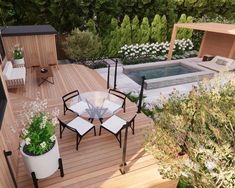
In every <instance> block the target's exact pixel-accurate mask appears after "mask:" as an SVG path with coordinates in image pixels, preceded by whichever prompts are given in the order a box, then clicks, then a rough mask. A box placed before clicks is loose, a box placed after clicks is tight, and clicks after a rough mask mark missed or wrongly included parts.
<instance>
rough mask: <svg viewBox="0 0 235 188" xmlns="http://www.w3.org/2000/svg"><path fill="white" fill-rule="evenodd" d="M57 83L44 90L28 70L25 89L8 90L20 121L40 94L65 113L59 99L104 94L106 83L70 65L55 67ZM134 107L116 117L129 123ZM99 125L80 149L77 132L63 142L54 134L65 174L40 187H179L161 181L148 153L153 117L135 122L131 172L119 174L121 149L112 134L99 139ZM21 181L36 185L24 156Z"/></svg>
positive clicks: (24, 184)
mask: <svg viewBox="0 0 235 188" xmlns="http://www.w3.org/2000/svg"><path fill="white" fill-rule="evenodd" d="M52 70H53V74H54V81H55V85H51V84H49V83H44V84H42V85H41V86H40V87H39V86H38V85H37V82H36V80H35V78H36V75H35V72H36V71H35V70H34V69H28V70H27V84H26V89H25V91H24V90H23V89H18V90H10V98H11V101H12V104H13V111H14V113H15V116H16V118H17V120H18V121H19V122H20V121H21V119H22V118H23V117H22V115H21V114H22V112H23V109H22V105H23V103H24V102H25V101H31V100H33V99H34V98H35V97H36V96H37V92H39V93H40V96H41V98H47V100H48V108H49V109H53V108H54V107H57V108H59V109H60V113H61V114H62V113H63V108H62V99H61V96H63V95H64V94H66V93H67V92H70V91H72V90H75V89H78V90H79V91H80V92H81V93H82V92H87V91H95V90H96V91H98V90H102V91H103V90H106V82H105V80H104V79H103V78H102V77H101V76H99V74H98V73H97V72H96V71H94V70H91V69H88V68H86V67H84V66H82V65H74V64H66V65H59V66H58V68H56V67H53V68H52ZM136 110H137V108H136V105H135V104H133V103H131V102H130V101H128V102H127V109H126V113H123V111H120V112H118V115H119V116H121V117H122V118H124V119H126V120H128V119H130V118H131V117H132V116H133V115H134V113H135V112H136ZM60 117H61V118H62V119H63V120H65V121H69V120H70V119H72V118H73V117H75V116H74V115H73V114H72V113H68V115H66V116H62V115H61V116H60ZM94 123H95V125H96V132H97V136H96V137H95V136H94V135H93V132H92V131H91V132H90V133H88V134H87V135H86V136H85V137H84V138H83V139H82V141H81V143H80V145H79V149H78V151H77V150H76V149H75V134H74V133H72V132H70V131H67V130H66V131H65V132H64V134H63V138H62V139H59V130H58V129H59V128H57V130H56V135H57V138H58V141H59V148H60V153H61V157H62V158H63V163H64V171H65V176H64V177H63V178H61V177H60V176H59V171H58V172H56V173H55V174H54V175H52V176H51V177H49V178H46V179H43V180H39V185H40V187H47V188H49V187H50V188H58V187H69V188H73V187H76V188H77V187H79V188H80V187H104V188H106V187H108V188H110V187H111V188H112V187H159V188H160V187H167V188H171V187H172V188H173V187H175V182H173V181H168V180H163V179H162V178H161V176H160V175H159V174H158V172H157V166H156V163H155V160H154V159H153V156H151V155H149V154H148V153H146V152H145V151H144V148H143V143H144V136H143V134H144V130H145V129H146V128H147V127H149V126H150V125H151V124H152V121H151V119H150V118H148V117H146V116H145V115H144V114H138V116H137V118H136V127H135V135H132V134H131V131H129V134H128V150H127V161H128V173H127V174H125V175H121V174H120V172H119V165H120V163H121V154H122V150H121V149H120V148H119V145H118V143H117V141H116V139H115V137H114V136H113V135H111V134H110V133H108V132H107V131H105V130H102V134H101V136H98V131H99V122H98V121H95V122H94ZM18 168H19V169H18V175H17V181H18V184H19V187H22V188H30V187H33V184H32V180H31V178H30V176H28V175H27V173H26V170H25V167H24V164H23V160H22V157H21V156H20V157H19V165H18Z"/></svg>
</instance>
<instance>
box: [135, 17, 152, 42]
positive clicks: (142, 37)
mask: <svg viewBox="0 0 235 188" xmlns="http://www.w3.org/2000/svg"><path fill="white" fill-rule="evenodd" d="M149 39H150V27H149V20H148V18H147V17H144V18H143V20H142V23H141V25H140V32H139V36H138V41H139V42H138V43H139V44H144V43H147V42H149Z"/></svg>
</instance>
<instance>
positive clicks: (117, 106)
mask: <svg viewBox="0 0 235 188" xmlns="http://www.w3.org/2000/svg"><path fill="white" fill-rule="evenodd" d="M121 107H122V105H120V104H117V103H114V102H112V101H110V100H105V101H104V104H103V108H107V109H109V111H110V112H112V113H114V112H116V111H117V110H118V109H120V108H121Z"/></svg>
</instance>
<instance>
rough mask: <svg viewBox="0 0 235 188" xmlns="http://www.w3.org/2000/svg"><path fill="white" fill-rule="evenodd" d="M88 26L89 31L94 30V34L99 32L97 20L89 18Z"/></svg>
mask: <svg viewBox="0 0 235 188" xmlns="http://www.w3.org/2000/svg"><path fill="white" fill-rule="evenodd" d="M86 28H87V30H88V31H90V32H92V33H93V34H95V35H96V34H97V30H96V26H95V22H94V20H93V19H89V20H88V22H87V23H86Z"/></svg>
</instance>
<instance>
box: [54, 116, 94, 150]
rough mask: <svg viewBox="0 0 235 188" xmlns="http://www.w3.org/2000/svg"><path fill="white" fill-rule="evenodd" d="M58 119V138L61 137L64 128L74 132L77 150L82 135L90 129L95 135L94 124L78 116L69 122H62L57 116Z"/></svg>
mask: <svg viewBox="0 0 235 188" xmlns="http://www.w3.org/2000/svg"><path fill="white" fill-rule="evenodd" d="M58 120H59V123H60V138H62V133H63V132H64V129H65V128H67V129H69V130H71V131H73V132H75V133H76V136H77V139H76V149H77V150H78V145H79V143H80V142H81V140H82V138H83V136H85V135H86V134H87V133H88V132H89V131H90V130H92V129H94V135H95V136H96V130H95V126H94V125H93V124H92V123H90V122H88V121H86V120H84V119H82V118H80V117H76V118H75V119H73V120H72V121H70V122H69V123H64V122H63V121H61V120H60V119H59V118H58Z"/></svg>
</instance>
